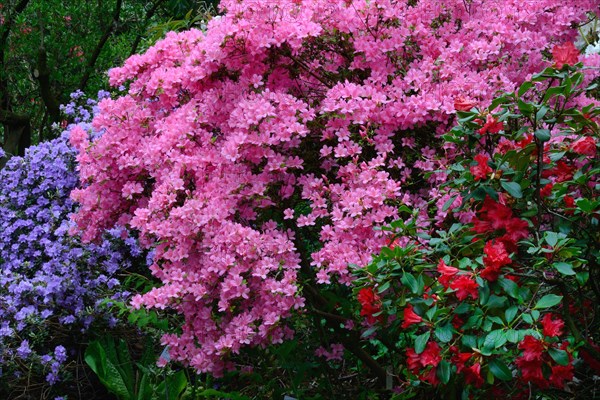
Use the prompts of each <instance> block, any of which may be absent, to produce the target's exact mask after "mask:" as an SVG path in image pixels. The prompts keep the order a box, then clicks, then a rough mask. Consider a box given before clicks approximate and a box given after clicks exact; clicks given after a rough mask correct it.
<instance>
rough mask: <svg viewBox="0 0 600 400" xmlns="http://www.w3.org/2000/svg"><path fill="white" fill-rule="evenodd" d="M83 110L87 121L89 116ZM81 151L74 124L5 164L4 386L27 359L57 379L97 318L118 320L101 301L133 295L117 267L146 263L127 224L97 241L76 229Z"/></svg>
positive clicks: (1, 232)
mask: <svg viewBox="0 0 600 400" xmlns="http://www.w3.org/2000/svg"><path fill="white" fill-rule="evenodd" d="M77 96H79V95H78V94H77ZM80 97H81V96H79V97H77V98H75V99H74V100H77V99H79V98H80ZM88 106H90V107H91V106H95V102H93V103H89V104H88ZM76 112H77V113H78V114H79V115H80V117H78V118H80V119H79V120H80V121H81V123H82V124H85V122H86V121H88V120H89V116H88V115H87V114H85V113H81V112H80V111H79V110H78V111H76ZM75 156H76V150H75V149H74V148H73V147H71V146H70V144H69V129H67V130H66V131H65V132H63V133H62V134H61V136H60V137H59V138H57V139H55V140H52V141H50V142H45V143H41V144H39V145H37V146H33V147H30V148H29V149H27V151H26V153H25V156H23V157H13V158H11V159H10V160H9V161H8V163H7V164H6V166H5V168H4V169H2V170H1V171H0V385H2V383H1V382H2V381H3V380H4V378H7V374H8V373H9V371H12V372H13V373H14V372H16V371H15V366H16V365H18V364H23V363H22V361H24V360H27V364H28V365H33V364H35V365H36V366H37V369H38V371H39V372H41V373H44V374H46V380H47V382H48V383H49V384H54V383H55V382H57V381H58V379H59V370H60V367H61V365H62V364H63V363H65V361H66V360H67V358H68V357H67V355H68V353H69V349H73V346H74V345H76V344H77V343H78V340H79V339H82V338H83V337H84V335H85V333H86V331H87V330H88V328H89V327H90V325H91V324H92V322H94V321H97V320H98V319H99V318H101V319H103V320H105V321H107V322H108V323H109V324H110V323H111V322H112V323H114V319H111V317H110V315H107V314H106V313H104V312H102V309H101V307H100V302H101V300H103V299H105V298H116V299H123V298H126V297H128V296H129V293H127V292H124V291H119V290H120V289H119V283H120V282H119V279H118V276H117V273H118V272H119V271H121V270H123V269H124V268H128V267H130V266H131V265H132V263H143V262H145V261H144V260H145V258H144V257H145V255H142V252H141V250H140V248H139V247H138V244H137V240H136V239H135V238H134V237H132V236H131V235H130V234H129V232H128V231H126V230H124V229H120V228H115V229H113V230H111V231H109V232H106V233H105V234H104V236H103V238H102V240H101V241H99V242H98V243H93V244H82V243H81V241H80V240H79V239H78V238H76V237H72V236H70V235H69V229H70V228H71V226H72V222H71V219H70V215H71V214H72V213H73V212H74V211H75V209H76V208H75V207H76V205H75V204H74V202H73V201H72V200H71V199H70V193H71V191H72V190H73V189H74V188H76V187H77V186H78V182H79V180H78V174H77V171H76V161H75ZM55 331H60V332H61V335H55V334H54V332H55ZM57 338H59V339H57ZM60 338H62V339H60ZM57 340H64V343H57ZM79 343H81V340H80V341H79ZM19 360H20V361H21V362H19ZM2 375H3V376H2Z"/></svg>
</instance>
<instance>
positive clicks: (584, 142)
mask: <svg viewBox="0 0 600 400" xmlns="http://www.w3.org/2000/svg"><path fill="white" fill-rule="evenodd" d="M571 150H573V151H574V152H575V153H577V154H581V155H583V156H590V157H594V156H595V155H596V141H595V140H594V138H593V137H590V136H586V137H584V138H581V139H579V140H577V141H576V142H574V143H573V144H572V145H571Z"/></svg>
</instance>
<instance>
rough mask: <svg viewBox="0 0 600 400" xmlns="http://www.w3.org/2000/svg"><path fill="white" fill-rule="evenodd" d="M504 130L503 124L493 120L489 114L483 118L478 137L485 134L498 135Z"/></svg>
mask: <svg viewBox="0 0 600 400" xmlns="http://www.w3.org/2000/svg"><path fill="white" fill-rule="evenodd" d="M503 129H504V123H503V122H498V120H497V119H496V118H494V117H493V116H492V115H491V114H488V115H487V117H486V118H485V124H483V126H482V127H481V129H479V130H478V131H477V132H479V134H480V135H485V134H486V133H498V132H500V131H501V130H503Z"/></svg>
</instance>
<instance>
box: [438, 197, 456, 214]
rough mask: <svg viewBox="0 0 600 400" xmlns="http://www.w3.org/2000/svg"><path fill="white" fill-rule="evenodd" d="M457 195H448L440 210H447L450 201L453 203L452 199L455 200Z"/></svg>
mask: <svg viewBox="0 0 600 400" xmlns="http://www.w3.org/2000/svg"><path fill="white" fill-rule="evenodd" d="M457 197H458V196H452V197H450V198H449V199H448V200H446V202H445V203H444V206H443V207H442V211H447V210H448V209H449V208H450V206H451V205H452V203H454V200H456V198H457Z"/></svg>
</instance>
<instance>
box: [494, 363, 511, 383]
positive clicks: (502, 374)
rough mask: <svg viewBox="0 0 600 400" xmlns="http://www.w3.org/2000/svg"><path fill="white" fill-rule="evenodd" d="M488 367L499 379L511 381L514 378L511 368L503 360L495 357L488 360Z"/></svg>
mask: <svg viewBox="0 0 600 400" xmlns="http://www.w3.org/2000/svg"><path fill="white" fill-rule="evenodd" d="M488 367H489V368H490V372H491V373H492V374H493V375H494V376H495V377H496V378H498V379H500V380H502V381H510V380H511V379H512V374H511V372H510V369H508V367H507V366H506V364H504V362H503V361H501V360H499V359H497V358H494V359H491V360H490V361H489V362H488Z"/></svg>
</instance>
